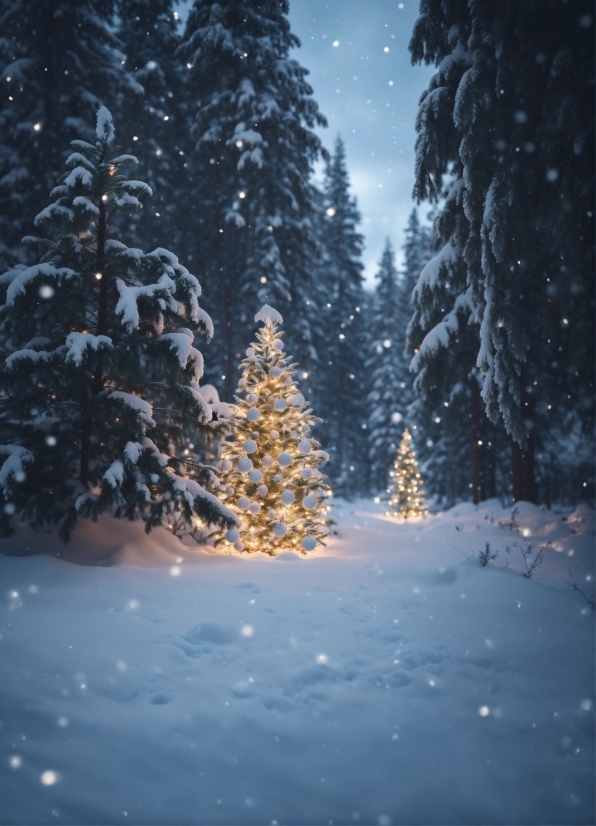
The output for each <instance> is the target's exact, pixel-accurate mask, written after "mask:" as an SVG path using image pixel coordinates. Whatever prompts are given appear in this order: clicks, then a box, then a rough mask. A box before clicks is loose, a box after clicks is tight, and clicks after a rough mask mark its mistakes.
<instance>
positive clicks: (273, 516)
mask: <svg viewBox="0 0 596 826" xmlns="http://www.w3.org/2000/svg"><path fill="white" fill-rule="evenodd" d="M267 516H268V517H269V519H275V517H276V516H277V514H276V513H275V511H274V510H270V511H268V512H267Z"/></svg>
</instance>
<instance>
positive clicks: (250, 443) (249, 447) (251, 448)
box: [243, 439, 257, 453]
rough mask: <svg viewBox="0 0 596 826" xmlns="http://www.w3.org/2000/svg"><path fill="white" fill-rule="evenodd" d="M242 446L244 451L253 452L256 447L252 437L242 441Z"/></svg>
mask: <svg viewBox="0 0 596 826" xmlns="http://www.w3.org/2000/svg"><path fill="white" fill-rule="evenodd" d="M243 447H244V452H245V453H254V452H255V450H256V449H257V443H256V442H255V441H254V439H247V440H246V442H244V445H243Z"/></svg>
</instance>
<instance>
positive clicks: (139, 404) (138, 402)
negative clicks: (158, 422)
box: [108, 390, 155, 427]
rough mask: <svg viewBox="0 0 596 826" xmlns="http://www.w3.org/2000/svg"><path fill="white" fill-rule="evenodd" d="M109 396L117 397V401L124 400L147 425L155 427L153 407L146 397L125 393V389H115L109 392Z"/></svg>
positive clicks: (111, 397) (110, 397)
mask: <svg viewBox="0 0 596 826" xmlns="http://www.w3.org/2000/svg"><path fill="white" fill-rule="evenodd" d="M108 398H109V399H117V401H120V402H122V403H123V404H125V405H126V406H127V407H130V409H131V410H134V411H135V412H136V413H138V415H139V418H140V420H141V421H142V422H143V424H144V425H145V426H146V427H155V422H154V421H153V408H152V407H151V405H150V404H149V402H147V401H145V399H141V398H140V397H139V396H134V395H133V394H132V393H125V392H124V391H123V390H114V391H112V392H111V393H108Z"/></svg>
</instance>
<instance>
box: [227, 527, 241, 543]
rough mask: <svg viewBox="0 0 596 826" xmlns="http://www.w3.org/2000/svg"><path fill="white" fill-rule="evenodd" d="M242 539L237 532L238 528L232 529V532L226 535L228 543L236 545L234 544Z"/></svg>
mask: <svg viewBox="0 0 596 826" xmlns="http://www.w3.org/2000/svg"><path fill="white" fill-rule="evenodd" d="M239 539H240V534H239V533H238V531H237V530H236V528H230V530H229V531H228V532H227V533H226V542H230V543H232V545H233V544H234V542H238V540H239Z"/></svg>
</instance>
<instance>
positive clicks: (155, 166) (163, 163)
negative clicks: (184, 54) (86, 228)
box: [117, 0, 198, 260]
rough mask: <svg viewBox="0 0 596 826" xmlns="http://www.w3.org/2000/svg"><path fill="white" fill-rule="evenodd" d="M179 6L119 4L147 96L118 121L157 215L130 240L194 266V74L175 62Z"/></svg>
mask: <svg viewBox="0 0 596 826" xmlns="http://www.w3.org/2000/svg"><path fill="white" fill-rule="evenodd" d="M175 5H176V3H175V0H119V3H118V29H117V34H118V38H119V40H120V42H121V44H122V48H123V50H124V51H125V54H126V67H127V69H128V71H129V72H130V74H131V75H132V77H133V78H134V80H135V81H136V82H137V83H138V84H139V86H141V87H142V88H143V94H142V95H141V94H139V95H137V96H135V98H134V99H133V100H132V101H130V100H128V99H125V100H123V101H122V104H123V105H122V106H121V107H120V109H119V111H118V118H117V120H118V123H119V124H120V126H119V129H118V136H119V141H120V143H121V145H122V146H123V147H125V149H126V151H131V152H134V155H135V157H136V158H137V159H138V161H139V167H138V174H139V176H140V177H141V178H142V179H143V180H144V181H146V182H147V183H148V184H149V186H150V187H151V189H152V190H153V199H152V201H151V209H148V210H146V211H145V212H144V214H143V216H142V220H137V216H136V215H133V216H132V217H131V221H130V225H129V227H128V232H129V235H131V236H132V238H131V240H134V243H136V244H139V246H141V247H143V248H144V247H145V246H147V245H155V244H162V243H166V240H167V243H168V244H171V245H172V246H174V247H175V248H176V249H183V250H184V251H185V253H186V257H187V259H188V260H190V258H189V255H190V254H191V252H190V248H191V247H193V246H194V242H193V243H191V239H190V238H189V235H190V234H191V233H192V234H194V233H196V229H197V228H196V223H197V218H198V216H197V214H196V213H197V206H198V205H197V203H196V198H195V195H194V191H193V182H192V181H191V180H189V169H188V156H189V150H190V149H191V148H192V143H191V140H190V135H189V131H190V119H189V114H188V107H187V104H186V96H185V88H184V87H185V81H186V75H187V74H188V70H187V69H186V68H185V67H184V65H183V63H182V61H181V59H180V58H179V57H178V55H177V54H176V50H177V49H178V46H179V45H180V42H181V37H180V34H179V33H178V25H179V24H178V13H177V12H174V6H175Z"/></svg>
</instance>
